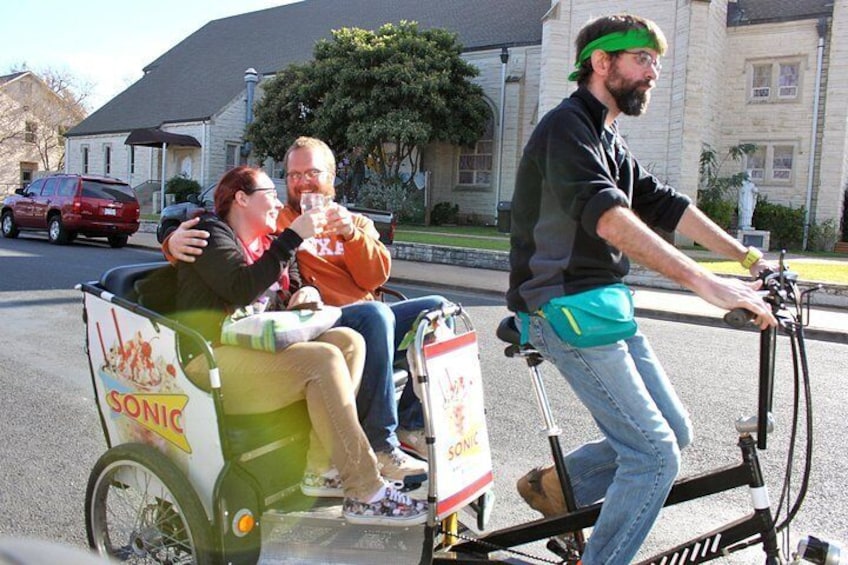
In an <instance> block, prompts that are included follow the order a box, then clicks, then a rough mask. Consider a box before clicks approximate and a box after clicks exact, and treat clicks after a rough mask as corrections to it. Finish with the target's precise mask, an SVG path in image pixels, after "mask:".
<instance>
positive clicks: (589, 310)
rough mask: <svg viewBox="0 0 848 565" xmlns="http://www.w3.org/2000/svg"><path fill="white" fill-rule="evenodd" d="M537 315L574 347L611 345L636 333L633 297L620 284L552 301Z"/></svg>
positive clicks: (628, 290) (627, 289)
mask: <svg viewBox="0 0 848 565" xmlns="http://www.w3.org/2000/svg"><path fill="white" fill-rule="evenodd" d="M537 314H539V315H540V316H542V317H543V318H545V319H546V320H547V321H548V323H549V324H550V325H551V327H552V328H553V329H554V331H555V332H556V334H557V336H559V338H560V339H561V340H563V341H564V342H566V343H569V344H571V345H573V346H574V347H596V346H598V345H609V344H610V343H615V342H616V341H619V340H621V339H627V338H628V337H631V336H632V335H633V334H635V333H636V319H635V317H634V315H633V295H632V294H631V293H630V289H629V288H627V287H626V286H625V285H623V284H620V283H619V284H611V285H608V286H602V287H599V288H593V289H592V290H587V291H585V292H579V293H577V294H569V295H568V296H560V297H557V298H553V299H551V300H550V301H548V302H547V303H545V304H544V305H543V306H542V307H541V308H540V309H539V311H538V312H537Z"/></svg>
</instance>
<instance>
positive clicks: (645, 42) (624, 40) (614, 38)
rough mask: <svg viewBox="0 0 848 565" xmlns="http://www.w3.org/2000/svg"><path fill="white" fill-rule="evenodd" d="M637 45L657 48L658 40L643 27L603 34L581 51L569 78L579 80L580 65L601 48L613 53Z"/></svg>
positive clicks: (633, 47)
mask: <svg viewBox="0 0 848 565" xmlns="http://www.w3.org/2000/svg"><path fill="white" fill-rule="evenodd" d="M636 47H650V48H651V49H656V48H657V42H656V40H655V39H654V37H653V36H652V35H651V33H650V32H649V31H648V30H647V29H645V28H643V27H639V28H633V29H628V30H627V31H614V32H612V33H608V34H606V35H602V36H601V37H599V38H598V39H596V40H594V41H592V42H590V43H589V44H588V45H586V47H584V48H583V51H581V52H580V56H579V57H577V61H576V62H575V63H574V69H575V70H574V72H572V73H571V74H570V75H568V80H577V75H578V74H579V72H580V66H581V65H582V64H583V61H585V60H586V59H588V58H589V57H591V56H592V53H594V52H595V51H597V50H599V49H600V50H601V51H606V52H607V53H611V52H613V51H624V50H625V49H635V48H636Z"/></svg>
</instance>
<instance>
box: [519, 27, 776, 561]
mask: <svg viewBox="0 0 848 565" xmlns="http://www.w3.org/2000/svg"><path fill="white" fill-rule="evenodd" d="M666 46H667V45H666V40H665V37H664V36H663V33H662V31H661V30H660V29H659V28H658V27H657V25H656V24H655V23H654V22H652V21H650V20H647V19H644V18H640V17H638V16H633V15H629V14H621V15H613V16H605V17H601V18H598V19H596V20H593V21H591V22H589V23H588V24H586V26H584V27H583V29H582V30H581V31H580V32H579V34H578V36H577V40H576V53H577V58H576V63H575V67H576V70H575V71H574V72H573V73H572V74H571V76H570V77H569V78H570V79H571V80H575V81H576V82H577V85H578V88H577V90H576V91H575V92H574V93H573V94H572V95H571V96H570V97H569V98H566V99H565V100H563V101H562V102H561V103H560V105H559V106H557V107H556V108H554V109H553V110H551V111H550V112H549V113H548V114H547V115H545V116H544V117H543V118H542V119H541V120H540V121H539V124H538V125H537V126H536V128H535V130H534V132H533V134H532V135H531V137H530V139H529V141H528V143H527V145H526V146H525V149H524V154H523V156H522V158H521V162H520V165H519V168H518V174H517V179H516V186H515V193H514V195H513V199H512V224H511V225H512V229H511V233H512V237H511V246H512V249H511V253H510V267H511V272H510V285H509V291H508V292H507V305H508V307H509V309H510V310H512V311H513V312H515V313H516V314H517V316H518V319H519V322H520V326H521V329H522V341H523V342H525V343H529V344H530V345H532V346H533V347H535V348H536V349H537V350H538V351H539V352H540V353H541V354H542V355H543V357H544V358H546V359H548V360H550V361H551V362H552V363H553V364H554V365H555V366H556V367H557V369H558V370H559V371H560V372H561V373H562V375H563V376H564V377H565V378H566V380H567V381H568V383H569V385H570V386H571V388H572V389H573V390H574V391H575V394H576V395H577V397H578V398H579V399H580V401H581V402H582V403H583V404H584V405H585V406H586V408H587V409H588V410H589V412H590V413H591V415H592V417H593V419H594V420H595V422H596V423H597V425H598V428H599V429H600V431H601V433H602V434H603V437H602V439H600V440H598V441H595V442H591V443H587V444H584V445H582V446H580V447H578V448H577V449H575V450H574V451H572V452H571V453H569V454H568V455H567V456H566V458H565V464H566V468H567V470H568V474H569V477H570V479H571V482H572V485H573V490H574V495H575V498H576V503H577V505H578V506H585V505H588V504H592V503H595V502H598V501H600V500H601V499H603V500H604V504H603V507H602V510H601V513H600V517H599V518H598V520H597V523H596V524H595V526H594V528H593V529H592V535H591V538H590V539H589V541H588V543H587V544H586V546H585V551H584V553H583V555H582V563H583V564H584V565H594V564H597V563H608V564H618V563H630V562H631V561H632V559H633V557H634V556H635V555H636V552H637V551H638V550H639V547H640V546H641V544H642V542H643V540H644V539H645V537H646V536H647V534H648V532H649V531H650V529H651V527H652V525H653V523H654V521H655V519H656V517H657V514H658V513H659V511H660V508H661V507H662V505H663V503H664V501H665V499H666V497H667V495H668V493H669V490H670V489H671V486H672V483H673V482H674V480H675V478H676V476H677V473H678V468H679V465H680V449H681V448H683V447H685V446H686V445H687V444H688V443H689V442H690V438H691V423H690V420H689V416H688V414H687V412H686V409H685V408H684V407H683V405H682V403H681V402H680V399H679V398H678V397H677V395H676V393H675V392H674V389H673V387H672V385H671V383H670V382H669V379H668V376H667V375H666V374H665V372H664V371H663V369H662V367H661V365H660V363H659V361H658V360H657V359H656V357H655V355H654V353H653V351H652V350H651V348H650V345H649V344H648V342H647V340H646V338H645V336H643V335H642V334H641V333H640V332H639V331H638V329H637V328H636V324H635V321H634V320H633V318H632V315H631V316H621V314H623V313H630V312H632V298H631V297H630V291H629V289H627V288H626V287H624V285H622V284H621V281H622V278H623V277H624V276H625V275H626V274H627V272H628V270H629V259H628V257H629V258H632V259H634V260H636V261H638V262H639V263H641V264H643V265H645V266H646V267H649V268H651V269H653V270H655V271H657V272H659V273H660V274H662V275H665V276H666V277H668V278H670V279H672V280H673V281H675V282H677V283H679V284H681V285H683V286H685V287H687V288H689V289H690V290H692V291H694V292H695V293H696V294H697V295H698V296H700V297H701V298H703V299H704V300H706V301H707V302H710V303H711V304H713V305H715V306H718V307H720V308H725V309H728V310H730V309H733V308H745V309H747V310H749V311H750V312H751V313H752V314H753V315H754V321H755V323H756V324H757V325H758V326H759V327H760V328H765V327H767V326H772V327H773V326H775V325H776V323H777V322H776V320H775V318H774V316H773V315H772V314H771V312H770V310H769V308H768V306H767V305H766V304H765V303H764V302H763V300H762V298H761V297H760V296H759V295H758V294H757V292H756V291H757V289H758V288H759V287H760V285H761V282H760V281H757V282H756V283H750V284H749V283H744V282H742V281H739V280H736V279H730V278H719V277H717V276H715V275H713V274H712V273H710V272H708V271H707V270H705V269H704V268H703V267H701V266H699V265H698V264H697V263H695V262H694V261H692V260H691V259H690V258H689V257H687V256H686V255H684V254H683V253H681V252H680V251H678V250H677V249H676V248H674V247H673V246H672V245H670V244H668V243H667V242H666V241H665V240H663V239H662V238H661V237H659V236H658V235H657V234H656V233H654V232H653V231H652V230H651V227H660V228H663V229H665V230H667V231H674V230H677V231H679V232H680V233H682V234H683V235H685V236H687V237H689V238H691V239H693V240H695V241H696V242H698V243H699V244H701V245H703V246H704V247H706V248H708V249H710V250H712V251H714V252H716V253H718V254H720V255H722V256H724V257H727V258H731V259H733V260H735V261H739V262H741V263H742V265H743V266H744V267H745V268H747V269H749V270H750V272H751V274H753V275H756V274H757V273H759V272H760V271H762V270H764V269H766V268H774V267H773V266H772V265H770V264H769V263H767V262H765V261H764V260H763V255H762V253H761V252H760V251H758V250H757V249H754V248H745V247H744V246H743V245H742V244H741V243H739V242H738V241H736V240H735V239H733V238H731V237H730V236H728V235H727V233H725V232H724V230H722V229H721V228H720V227H719V226H717V225H715V224H714V223H713V222H712V221H710V220H709V219H708V218H707V217H706V216H705V215H704V214H703V213H701V212H700V211H699V210H698V209H697V208H696V207H695V206H693V205H691V203H690V201H689V199H688V198H687V197H686V196H684V195H682V194H679V193H677V192H676V191H675V190H674V189H673V188H671V187H669V186H667V185H665V184H663V183H662V182H660V181H659V180H658V179H657V178H656V177H654V176H653V175H652V174H651V173H650V172H649V171H647V170H645V169H644V168H643V167H642V166H641V165H640V164H639V163H638V162H637V161H636V159H635V158H634V157H633V155H632V154H631V153H630V150H629V149H628V148H627V146H626V144H625V143H624V140H623V139H622V138H621V136H620V135H619V133H618V125H617V122H616V118H617V117H618V116H619V115H620V114H621V113H624V114H626V115H629V116H638V115H640V114H642V113H643V112H644V111H645V109H646V108H647V105H648V102H649V100H650V91H651V89H652V88H653V87H654V85H655V81H656V80H657V78H658V76H659V72H660V68H661V64H660V57H661V56H662V55H663V53H664V52H665V50H666ZM599 304H600V305H603V306H600V307H603V308H610V311H609V312H606V313H605V315H604V316H603V318H605V319H609V320H620V324H609V327H607V328H598V329H597V330H596V334H595V335H583V334H581V333H580V332H579V331H578V330H579V329H580V325H579V322H578V321H577V320H575V319H574V316H576V315H577V314H579V312H580V311H581V308H582V311H586V310H589V309H595V313H597V308H599V306H598V305H599ZM625 318H627V319H625ZM625 330H626V331H625ZM539 476H540V474H539V473H538V472H535V473H534V472H531V474H529V475H528V476H527V477H525V478H524V479H522V481H519V489H520V490H521V491H522V495H524V496H525V498H528V499H530V502H531V505H533V506H534V507H536V508H539V506H540V505H537V504H534V503H533V502H534V498H533V497H534V496H537V495H538V496H539V498H547V497H548V496H549V495H548V494H547V493H545V492H544V491H543V488H542V487H543V486H544V483H548V484H550V483H554V484H556V487H557V488H559V485H558V481H556V479H555V474H554V473H551V472H550V470H549V469H548V470H546V471H545V472H544V476H545V477H550V478H551V479H553V480H551V481H549V482H548V481H540V479H539ZM539 491H542V492H539ZM560 492H561V491H560ZM559 511H563V509H562V508H560V509H559Z"/></svg>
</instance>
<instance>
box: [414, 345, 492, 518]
mask: <svg viewBox="0 0 848 565" xmlns="http://www.w3.org/2000/svg"><path fill="white" fill-rule="evenodd" d="M424 365H425V367H426V371H427V377H428V378H427V381H428V385H427V387H426V388H427V392H426V394H427V397H428V399H429V405H430V407H431V411H432V417H431V422H432V425H433V435H434V436H435V439H436V441H435V444H434V447H435V454H436V465H437V469H438V473H437V475H436V488H437V494H438V504H437V513H438V515H439V516H440V517H441V516H445V515H447V514H450V513H451V512H454V511H456V510H457V509H459V508H461V507H462V506H464V505H465V504H467V503H468V502H470V501H472V500H474V499H475V498H477V497H478V496H480V495H481V494H482V493H483V492H484V491H485V490H487V489H488V488H490V486H491V484H492V457H491V452H490V449H489V432H488V430H487V428H486V415H485V405H484V402H483V378H482V374H481V371H480V360H479V358H478V355H477V336H476V334H475V333H474V332H468V333H464V334H462V335H459V336H452V337H451V338H449V339H446V340H444V341H438V342H436V343H432V344H428V345H425V346H424Z"/></svg>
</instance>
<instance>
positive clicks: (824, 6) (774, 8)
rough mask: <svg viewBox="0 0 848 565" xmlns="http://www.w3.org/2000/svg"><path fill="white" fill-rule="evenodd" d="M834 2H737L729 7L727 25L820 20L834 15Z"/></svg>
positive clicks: (828, 0) (807, 0)
mask: <svg viewBox="0 0 848 565" xmlns="http://www.w3.org/2000/svg"><path fill="white" fill-rule="evenodd" d="M833 2H834V0H737V1H736V2H733V1H731V2H730V3H729V4H728V5H727V25H729V26H743V25H753V24H765V23H775V22H787V21H794V20H808V19H818V18H820V17H823V16H830V15H832V14H833Z"/></svg>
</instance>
